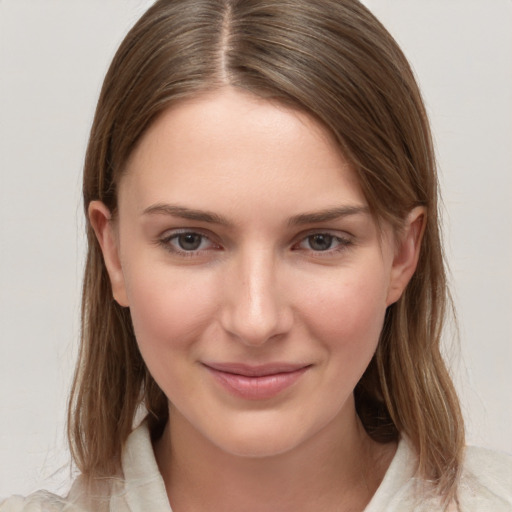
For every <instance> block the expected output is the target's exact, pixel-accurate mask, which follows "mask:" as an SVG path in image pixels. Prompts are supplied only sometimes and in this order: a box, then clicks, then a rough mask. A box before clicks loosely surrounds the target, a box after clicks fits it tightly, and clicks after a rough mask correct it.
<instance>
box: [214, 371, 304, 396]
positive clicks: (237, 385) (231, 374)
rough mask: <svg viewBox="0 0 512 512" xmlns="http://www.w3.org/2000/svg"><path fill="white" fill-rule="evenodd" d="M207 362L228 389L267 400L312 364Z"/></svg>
mask: <svg viewBox="0 0 512 512" xmlns="http://www.w3.org/2000/svg"><path fill="white" fill-rule="evenodd" d="M204 366H205V367H206V368H207V369H208V370H209V372H210V373H211V374H212V375H213V377H214V378H215V380H216V381H217V382H218V383H219V384H221V385H222V386H223V387H224V388H225V389H226V390H227V391H229V392H230V393H231V394H233V395H236V396H239V397H241V398H245V399H247V400H265V399H269V398H272V397H274V396H276V395H278V394H279V393H280V392H281V391H283V390H285V389H286V388H288V387H290V386H291V385H292V384H294V383H295V382H296V381H297V380H298V379H299V378H300V377H301V375H302V374H303V373H304V372H306V370H307V369H308V368H309V365H291V364H286V363H275V364H266V365H261V366H251V365H245V364H238V363H204Z"/></svg>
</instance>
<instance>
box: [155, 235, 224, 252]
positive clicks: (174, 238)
mask: <svg viewBox="0 0 512 512" xmlns="http://www.w3.org/2000/svg"><path fill="white" fill-rule="evenodd" d="M159 242H160V244H161V245H163V246H164V248H165V249H167V250H168V251H170V252H174V253H178V254H180V253H181V254H186V255H187V256H189V255H190V256H192V255H194V254H195V253H199V252H201V251H208V250H210V249H218V248H219V246H218V245H217V244H215V243H213V242H212V241H211V240H210V239H209V238H208V237H207V236H206V235H204V234H202V233H197V232H195V231H181V232H178V233H177V232H174V233H171V234H168V235H167V236H164V237H163V238H162V239H161V240H160V241H159Z"/></svg>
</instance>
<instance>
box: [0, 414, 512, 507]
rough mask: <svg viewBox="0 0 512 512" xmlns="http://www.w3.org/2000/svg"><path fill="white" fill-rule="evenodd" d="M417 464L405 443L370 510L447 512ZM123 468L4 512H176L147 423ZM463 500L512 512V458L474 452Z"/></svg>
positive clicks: (13, 501)
mask: <svg viewBox="0 0 512 512" xmlns="http://www.w3.org/2000/svg"><path fill="white" fill-rule="evenodd" d="M415 465H416V457H415V454H414V451H413V450H412V448H411V446H410V445H409V443H408V441H407V440H406V439H402V440H401V441H400V442H399V444H398V449H397V451H396V454H395V456H394V458H393V460H392V462H391V464H390V466H389V468H388V471H387V472H386V475H385V477H384V479H383V481H382V483H381V485H380V487H379V488H378V489H377V492H376V493H375V495H374V496H373V498H372V500H371V502H370V503H369V504H368V506H367V507H366V509H365V511H364V512H427V511H428V512H437V511H441V510H442V507H441V506H440V504H439V503H438V501H437V499H436V498H435V497H431V496H428V494H427V493H425V491H424V485H423V486H422V484H421V482H420V481H419V480H418V479H416V478H414V470H415ZM122 467H123V472H124V478H122V479H121V478H117V479H110V480H109V481H105V482H104V483H103V485H104V487H103V488H101V489H100V488H96V489H95V490H94V491H89V492H85V490H84V487H83V482H82V481H81V480H80V478H79V479H78V480H77V481H76V482H75V483H74V484H73V487H72V489H71V492H70V494H69V496H68V497H67V498H65V499H64V498H60V497H58V496H55V495H52V494H49V493H46V492H44V491H39V492H37V493H35V494H32V495H30V496H28V497H26V498H22V497H19V496H14V497H12V498H9V499H7V500H6V501H4V502H2V504H0V512H43V511H44V512H85V511H87V512H101V511H103V510H105V511H109V512H147V511H150V512H172V511H171V507H170V505H169V501H168V499H167V494H166V491H165V485H164V482H163V479H162V476H161V475H160V473H159V471H158V466H157V464H156V460H155V457H154V453H153V448H152V445H151V440H150V436H149V431H148V429H147V426H146V425H145V424H142V425H141V426H140V427H138V428H137V429H136V430H134V431H133V432H132V434H131V435H130V436H129V438H128V441H127V444H126V447H125V450H124V453H123V457H122ZM421 489H423V491H422V490H421ZM99 496H104V498H103V499H101V498H99ZM459 502H460V508H459V510H460V511H461V512H512V457H510V456H508V455H505V454H500V453H496V452H491V451H489V450H484V449H481V448H468V449H467V451H466V457H465V462H464V469H463V474H462V479H461V483H460V487H459ZM450 510H457V508H456V507H455V508H453V509H450Z"/></svg>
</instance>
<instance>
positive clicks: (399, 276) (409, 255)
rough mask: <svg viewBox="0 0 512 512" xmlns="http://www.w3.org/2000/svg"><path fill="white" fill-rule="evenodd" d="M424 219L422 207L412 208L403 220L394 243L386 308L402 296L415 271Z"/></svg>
mask: <svg viewBox="0 0 512 512" xmlns="http://www.w3.org/2000/svg"><path fill="white" fill-rule="evenodd" d="M426 218H427V216H426V209H425V208H424V207H423V206H417V207H416V208H413V209H412V210H411V211H410V212H409V215H408V216H407V218H406V220H405V223H404V226H403V229H401V230H400V232H399V233H398V235H397V236H398V240H397V241H396V248H395V255H394V258H393V266H392V268H391V279H390V283H389V289H388V296H387V301H386V305H388V306H389V305H390V304H393V303H394V302H396V301H397V300H398V299H399V298H400V297H401V296H402V293H403V292H404V290H405V288H406V286H407V284H408V283H409V281H410V279H411V277H412V276H413V274H414V271H415V270H416V266H417V265H418V259H419V256H420V248H421V241H422V239H423V233H424V231H425V224H426Z"/></svg>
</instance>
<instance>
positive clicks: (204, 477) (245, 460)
mask: <svg viewBox="0 0 512 512" xmlns="http://www.w3.org/2000/svg"><path fill="white" fill-rule="evenodd" d="M118 197H119V201H118V203H119V209H118V214H117V215H116V217H115V218H113V219H112V218H111V214H110V212H109V211H108V209H107V208H106V207H105V206H104V205H103V204H102V203H100V202H98V201H94V202H92V203H91V205H90V208H89V215H90V219H91V222H92V224H93V227H94V229H95V231H96V234H97V236H98V240H99V241H100V244H101V247H102V250H103V253H104V257H105V263H106V265H107V269H108V272H109V275H110V279H111V283H112V289H113V293H114V297H115V299H116V301H117V302H118V303H119V304H121V305H122V306H126V307H129V308H130V312H131V316H132V319H133V324H134V329H135V334H136V337H137V341H138V344H139V348H140V351H141V354H142V356H143V358H144V360H145V362H146V365H147V367H148V369H149V371H150V372H151V374H152V376H153V377H154V379H155V380H156V382H157V383H158V384H159V386H160V387H161V389H162V390H163V391H164V392H165V394H166V396H167V397H168V399H169V404H170V406H169V407H170V416H169V417H170V419H169V422H168V424H167V427H166V429H165V431H164V434H163V436H162V437H161V438H160V439H159V440H158V442H156V444H155V455H156V458H157V462H158V464H159V467H160V470H161V473H162V476H163V479H164V482H165V485H166V489H167V491H168V495H169V499H170V502H171V505H172V507H173V511H175V512H182V511H190V512H195V511H204V510H210V511H211V510H214V511H217V510H218V511H223V510H250V511H254V512H259V511H268V510H273V511H280V512H284V511H292V510H301V511H309V510H315V511H317V510H324V511H331V510H332V511H334V510H336V511H339V510H347V511H348V510H354V511H355V510H362V509H363V508H364V507H365V506H366V504H367V503H368V501H369V500H370V498H371V496H372V495H373V493H374V492H375V490H376V488H377V487H378V485H379V483H380V481H381V480H382V478H383V475H384V473H385V471H386V469H387V467H388V465H389V463H390V461H391V458H392V456H393V453H394V450H395V446H394V445H393V444H390V445H379V444H377V443H375V442H373V441H372V440H371V439H370V438H369V437H368V435H367V434H366V433H365V431H364V429H363V428H362V426H361V424H360V421H359V419H358V417H357V414H356V412H355V406H354V400H353V389H354V387H355V385H356V383H357V382H358V380H359V378H360V377H361V375H362V374H363V372H364V370H365V368H366V367H367V365H368V363H369V361H370V359H371V357H372V355H373V353H374V351H375V348H376V346H377V343H378V339H379V333H380V331H381V329H382V323H383V319H384V314H385V311H386V308H387V306H388V305H390V304H392V303H393V302H395V301H396V300H397V299H398V298H399V297H400V295H401V293H402V292H403V290H404V288H405V286H406V285H407V282H408V281H409V279H410V277H411V276H412V274H413V272H414V269H415V266H416V263H417V258H418V252H419V245H420V241H421V234H422V229H423V223H424V211H423V210H422V209H421V208H416V209H414V210H413V211H411V212H410V215H409V216H408V218H407V219H406V221H405V227H404V230H403V232H401V235H400V239H397V237H396V236H394V234H393V232H392V230H391V229H390V228H389V227H388V226H386V225H384V226H383V227H382V230H381V232H380V233H379V231H378V229H377V227H376V225H375V222H374V220H373V218H372V217H371V215H370V214H369V211H368V204H367V202H366V200H365V197H364V195H363V194H362V192H361V189H360V187H359V184H358V182H357V179H356V175H355V173H354V171H353V169H352V168H351V167H350V165H349V164H348V162H347V161H346V159H345V158H344V157H343V155H342V154H341V153H340V151H339V150H338V148H337V146H336V145H335V143H334V141H333V140H332V137H331V136H330V135H329V133H327V131H326V130H325V129H324V128H322V127H321V126H320V125H319V124H318V123H317V122H315V121H314V120H313V119H312V118H311V117H309V116H308V115H306V114H304V113H301V112H297V111H294V110H291V109H288V108H285V107H283V106H280V105H277V104H275V103H271V102H269V101H265V100H262V99H258V98H257V97H255V96H253V95H250V94H248V93H244V92H240V91H236V90H234V89H232V88H224V89H221V90H220V91H216V92H214V93H210V94H207V95H203V96H199V97H196V98H194V99H191V100H187V101H184V102H181V103H179V104H177V105H175V106H173V107H172V108H170V109H168V110H167V111H165V112H164V113H163V114H162V115H161V116H160V117H159V118H158V119H157V120H156V121H155V122H154V123H153V124H152V125H151V126H150V128H149V129H148V131H147V132H146V133H145V134H144V136H143V138H142V140H141V141H140V144H138V146H137V147H136V149H135V150H134V152H133V153H132V155H131V158H130V160H129V162H128V164H127V168H126V172H125V174H124V175H123V177H122V179H121V180H120V184H119V196H118ZM171 454H172V455H171Z"/></svg>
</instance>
